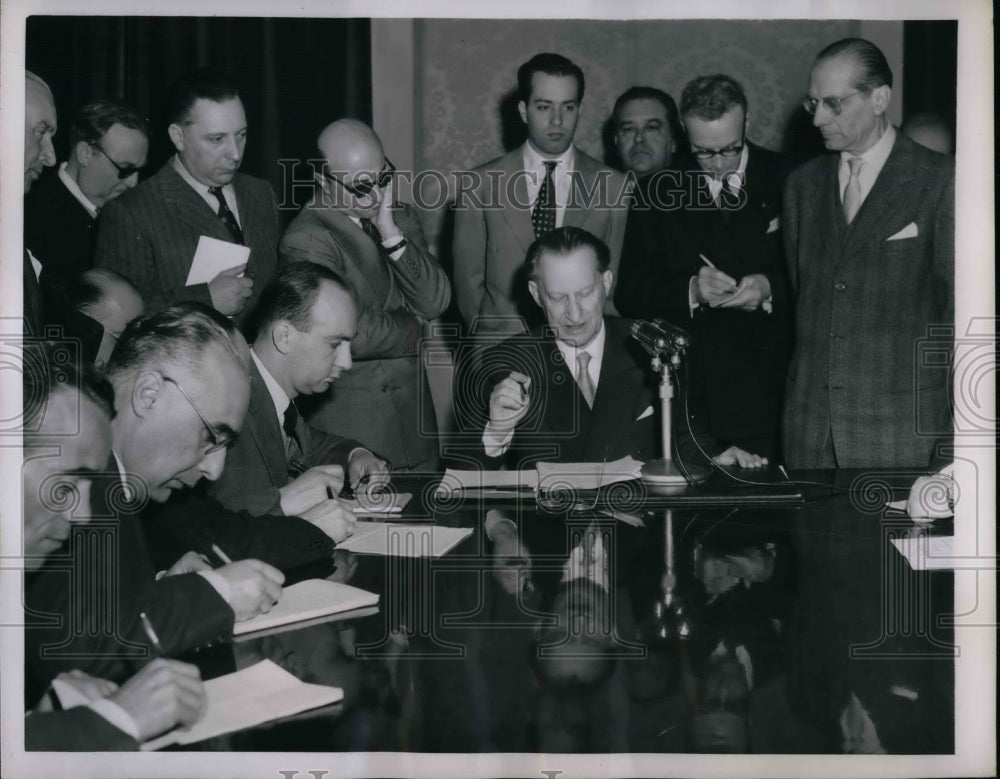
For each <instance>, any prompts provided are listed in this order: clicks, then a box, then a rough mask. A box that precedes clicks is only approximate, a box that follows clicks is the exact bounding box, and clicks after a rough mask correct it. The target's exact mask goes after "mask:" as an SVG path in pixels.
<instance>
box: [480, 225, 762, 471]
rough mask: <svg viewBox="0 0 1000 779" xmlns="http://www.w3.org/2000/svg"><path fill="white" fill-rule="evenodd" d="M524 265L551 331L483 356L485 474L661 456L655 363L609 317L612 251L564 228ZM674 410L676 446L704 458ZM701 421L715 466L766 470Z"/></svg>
mask: <svg viewBox="0 0 1000 779" xmlns="http://www.w3.org/2000/svg"><path fill="white" fill-rule="evenodd" d="M525 265H526V269H527V275H528V279H529V281H528V289H529V292H530V293H531V297H532V298H533V299H534V300H535V302H536V303H537V304H538V305H539V306H540V307H541V308H542V311H543V312H544V314H545V319H546V322H547V327H545V328H543V329H542V330H538V331H535V332H532V333H529V334H527V335H519V336H514V337H512V338H509V339H507V340H506V341H503V342H502V343H500V344H498V345H497V346H494V347H492V348H491V349H489V350H487V352H486V354H485V355H484V356H483V358H482V361H481V365H482V366H483V374H482V375H481V377H480V378H481V379H482V383H481V386H482V387H483V388H485V392H488V393H489V395H488V396H487V397H484V398H483V400H484V401H485V402H484V404H483V405H485V406H486V408H487V410H486V411H484V412H482V414H481V416H480V418H483V417H485V418H486V423H485V426H484V428H481V429H482V440H481V446H482V449H481V451H479V452H478V453H477V459H478V460H480V461H481V462H482V463H483V464H485V465H487V467H500V465H501V464H505V465H507V466H508V467H511V468H520V467H524V466H525V465H527V464H530V463H534V462H538V461H550V462H607V461H612V460H616V459H619V458H621V457H624V456H625V455H631V456H632V457H635V458H637V459H640V460H649V459H653V458H655V457H659V456H661V455H660V452H659V446H658V442H659V439H660V422H659V414H658V413H657V411H658V407H659V400H658V397H657V391H656V387H657V381H656V377H655V374H654V373H653V372H652V370H651V368H650V366H649V357H648V356H647V355H646V354H645V352H643V350H642V348H641V347H640V346H639V344H638V343H637V342H636V341H634V340H633V339H632V336H631V329H630V325H631V323H630V322H628V321H627V320H624V319H620V318H618V317H611V316H604V314H603V312H604V303H605V299H606V297H607V295H608V293H609V291H610V290H611V286H612V273H611V270H610V267H609V266H610V252H609V250H608V247H607V246H606V245H605V244H604V242H603V241H601V240H600V239H598V238H597V237H595V236H593V235H591V234H590V233H588V232H587V231H585V230H581V229H580V228H577V227H561V228H558V229H556V230H553V231H551V232H549V233H546V234H545V235H543V236H542V237H541V238H539V239H538V240H536V241H535V242H534V243H533V244H532V245H531V248H530V249H529V250H528V255H527V258H526V260H525ZM467 383H468V382H467ZM475 383H478V380H476V382H475ZM469 389H470V390H471V391H472V392H473V393H475V391H476V390H475V388H471V387H470V388H469ZM674 408H675V410H676V411H677V414H676V419H678V420H680V421H677V422H675V424H674V429H675V430H676V431H677V433H678V440H679V441H683V442H684V444H683V446H682V448H683V449H685V450H687V452H686V454H687V456H688V457H696V456H698V454H697V452H696V448H695V447H694V446H693V443H691V441H690V439H691V438H692V436H690V435H689V434H688V430H687V428H688V426H687V425H686V424H685V422H684V414H683V411H682V409H683V408H684V405H683V402H678V403H675V405H674ZM693 422H694V425H693V430H692V432H694V434H695V435H694V437H697V439H698V442H699V444H700V446H701V448H702V449H704V450H705V452H706V454H708V455H709V456H711V457H713V458H714V460H715V462H717V463H719V464H721V465H740V466H742V467H759V466H761V465H764V464H766V462H767V460H766V459H764V458H761V457H758V456H757V455H755V454H751V453H748V452H745V451H743V450H742V449H739V448H737V447H731V448H729V449H727V450H726V451H724V452H721V453H720V450H719V447H718V446H717V445H716V444H715V443H714V442H713V441H711V440H710V439H709V438H707V437H705V436H703V435H701V434H699V433H698V431H697V420H693ZM689 444H690V445H689ZM688 462H691V460H688Z"/></svg>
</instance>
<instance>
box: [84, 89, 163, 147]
mask: <svg viewBox="0 0 1000 779" xmlns="http://www.w3.org/2000/svg"><path fill="white" fill-rule="evenodd" d="M116 124H120V125H121V126H122V127H127V128H128V129H130V130H138V131H139V132H141V133H142V134H143V135H145V136H146V137H147V138H148V137H149V125H147V124H146V120H145V119H143V118H142V117H141V116H139V114H138V112H137V111H136V110H135V109H134V108H132V107H131V106H127V105H125V104H124V103H117V102H114V101H113V100H96V101H94V102H93V103H87V105H85V106H84V107H83V108H81V109H80V110H79V111H78V112H77V114H76V116H75V117H74V118H73V126H72V128H70V138H69V145H70V148H71V149H73V148H75V147H76V145H77V144H78V143H79V142H80V141H83V142H84V143H89V144H93V145H96V144H98V143H100V141H101V139H102V138H104V134H105V133H107V131H108V130H110V129H111V128H112V127H113V126H114V125H116Z"/></svg>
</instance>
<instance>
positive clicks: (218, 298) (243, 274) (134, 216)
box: [95, 70, 278, 323]
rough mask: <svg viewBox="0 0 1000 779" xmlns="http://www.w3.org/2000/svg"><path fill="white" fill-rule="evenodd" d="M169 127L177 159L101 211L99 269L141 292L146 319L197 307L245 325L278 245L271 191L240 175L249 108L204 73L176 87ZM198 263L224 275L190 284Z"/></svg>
mask: <svg viewBox="0 0 1000 779" xmlns="http://www.w3.org/2000/svg"><path fill="white" fill-rule="evenodd" d="M169 119H170V125H169V127H168V128H167V132H168V134H169V136H170V141H171V143H173V145H174V148H175V149H176V150H177V153H176V155H175V156H174V157H173V158H172V159H171V160H169V161H168V162H167V163H166V164H165V165H164V166H163V167H162V168H160V170H159V171H158V172H157V173H155V174H154V175H153V176H151V177H150V178H149V179H147V180H146V181H143V182H142V184H140V185H139V186H138V187H136V188H135V189H134V190H133V191H131V192H129V193H128V194H127V195H126V196H124V197H120V198H118V199H116V200H115V201H113V202H112V203H110V204H109V205H108V206H107V207H106V208H105V209H104V212H103V213H102V214H101V220H100V229H99V231H98V236H97V248H96V251H95V258H96V264H97V265H98V266H99V267H105V268H110V269H111V270H115V271H118V272H119V273H121V274H122V275H123V276H125V277H126V278H128V279H129V280H130V281H131V282H132V283H133V284H135V286H136V288H137V289H138V290H139V292H140V293H141V294H142V297H143V299H144V300H145V301H146V305H147V306H148V307H149V310H150V311H158V310H160V309H162V308H164V307H166V306H169V305H172V304H174V303H177V302H179V301H182V300H193V301H197V302H199V303H204V304H206V305H210V306H212V307H213V308H215V310H216V311H219V312H220V313H222V314H225V315H226V316H231V317H236V318H237V322H238V323H242V321H243V319H242V317H243V315H245V312H246V311H249V310H250V309H251V308H253V305H254V303H255V302H256V299H257V295H259V294H260V288H261V287H262V286H263V285H264V284H266V283H267V282H268V281H270V280H271V278H272V277H273V276H274V274H275V272H276V271H277V244H278V205H277V201H276V200H275V198H274V193H273V192H272V191H271V187H270V186H269V185H268V184H267V183H266V182H265V181H262V180H260V179H257V178H254V177H253V176H248V175H246V174H244V173H240V172H239V169H240V165H241V163H242V162H243V154H244V150H245V148H246V141H247V119H246V113H245V111H244V109H243V102H242V100H241V99H240V96H239V92H238V91H237V90H236V89H234V88H233V87H232V86H230V85H229V84H226V83H224V82H222V81H221V80H220V78H219V76H218V75H217V74H215V73H213V72H211V71H209V70H199V71H196V72H195V73H193V74H191V75H190V76H188V77H186V78H185V79H183V80H182V81H181V82H180V83H178V84H177V85H175V87H174V90H173V94H172V96H171V100H170V108H169ZM203 239H212V240H203ZM247 250H249V252H247ZM196 256H197V257H198V260H199V264H201V262H202V260H205V261H207V262H210V263H211V265H212V267H213V268H216V267H222V268H224V269H223V270H221V271H219V272H218V273H216V275H215V276H214V277H212V278H211V279H210V280H209V281H208V282H206V283H197V284H190V285H188V283H187V280H188V276H189V272H190V271H191V268H192V265H193V264H194V261H195V258H196Z"/></svg>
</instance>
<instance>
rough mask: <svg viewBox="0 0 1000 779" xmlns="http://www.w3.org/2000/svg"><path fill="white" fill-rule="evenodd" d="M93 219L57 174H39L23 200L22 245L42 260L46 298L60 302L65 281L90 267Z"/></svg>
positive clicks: (43, 286)
mask: <svg viewBox="0 0 1000 779" xmlns="http://www.w3.org/2000/svg"><path fill="white" fill-rule="evenodd" d="M96 240H97V220H96V219H94V218H92V217H91V216H90V214H89V213H88V212H87V209H86V208H84V207H83V204H82V203H80V201H79V200H77V199H76V198H75V197H73V193H72V192H70V191H69V190H68V189H67V188H66V185H65V184H64V183H63V180H62V179H61V178H60V177H59V173H58V169H54V170H53V171H52V172H50V173H47V174H46V175H44V176H42V177H41V178H40V179H39V180H38V181H37V182H36V183H35V185H34V186H32V188H31V191H30V192H29V193H28V195H27V197H25V199H24V245H25V246H26V247H27V248H28V249H29V250H30V251H31V253H32V254H33V255H34V256H35V259H36V260H38V261H39V262H40V263H42V277H41V279H40V281H41V284H42V288H43V290H44V291H45V293H46V300H47V301H48V300H49V299H52V300H55V301H60V300H61V296H62V293H63V290H64V287H65V285H66V282H67V281H68V280H69V279H70V278H71V277H73V276H75V275H77V274H79V273H83V271H85V270H89V269H90V268H92V267H94V244H95V242H96Z"/></svg>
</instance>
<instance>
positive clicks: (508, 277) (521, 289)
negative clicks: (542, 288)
mask: <svg viewBox="0 0 1000 779" xmlns="http://www.w3.org/2000/svg"><path fill="white" fill-rule="evenodd" d="M574 165H575V170H574V175H575V176H576V178H574V190H573V192H572V194H571V198H570V202H569V204H568V205H567V206H566V213H565V216H564V218H563V225H564V226H567V225H570V226H574V227H580V228H583V229H584V230H587V231H588V232H591V233H593V234H594V235H596V236H597V237H598V238H600V239H601V240H602V241H604V243H606V244H607V245H608V248H609V249H610V250H611V269H612V271H613V272H614V274H615V276H616V277H617V275H618V274H617V271H618V261H619V257H620V256H621V248H622V238H623V236H624V233H625V220H626V217H627V215H628V210H627V202H628V200H627V197H626V194H625V187H626V178H625V176H624V175H622V174H621V173H619V172H618V171H614V170H612V169H611V168H608V167H606V166H605V165H602V164H601V163H599V162H598V161H597V160H595V159H593V158H591V157H588V156H587V155H586V154H584V153H583V152H582V151H580V150H579V149H577V150H576V153H575V158H574ZM523 171H524V149H523V147H521V148H518V149H515V150H514V151H512V152H510V153H508V154H506V155H504V156H503V157H500V158H498V159H495V160H491V161H490V162H487V163H486V164H485V165H483V166H481V167H479V168H476V169H475V170H474V171H473V176H474V177H475V179H474V183H475V185H474V186H473V187H472V188H471V189H469V190H462V191H460V192H459V196H458V202H457V203H456V205H455V237H454V244H453V254H454V262H455V271H454V273H455V296H456V298H457V300H458V308H459V311H460V312H461V314H462V318H463V319H464V320H465V322H466V324H467V325H470V326H471V325H472V324H473V321H474V320H475V319H476V318H477V317H497V318H509V317H517V316H525V315H527V316H528V317H529V318H530V317H531V316H533V315H534V314H535V312H536V307H535V306H534V305H533V304H531V305H529V304H528V298H527V294H528V293H527V282H526V280H525V279H522V278H520V275H519V273H518V271H519V269H520V268H521V267H522V266H523V265H524V257H525V255H526V254H527V252H528V247H529V246H531V244H532V243H533V242H534V240H535V232H534V228H533V227H532V225H531V205H530V204H528V187H527V183H526V182H525V177H524V175H523ZM498 172H499V176H498V175H497V173H498ZM611 301H612V296H608V305H609V307H608V308H606V313H615V311H614V308H613V305H612V303H611ZM522 329H523V328H522V327H521V325H520V323H519V322H503V321H499V320H495V321H492V322H490V321H483V322H480V323H479V324H478V325H477V326H476V328H475V330H476V332H477V333H486V332H504V333H517V332H521V330H522Z"/></svg>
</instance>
